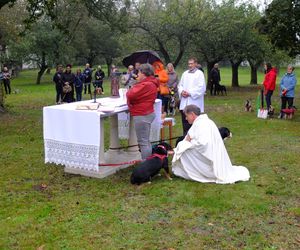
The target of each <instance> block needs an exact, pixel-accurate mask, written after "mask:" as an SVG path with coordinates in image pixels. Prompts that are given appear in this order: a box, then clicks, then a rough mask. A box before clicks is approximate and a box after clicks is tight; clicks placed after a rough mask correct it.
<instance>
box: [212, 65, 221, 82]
mask: <svg viewBox="0 0 300 250" xmlns="http://www.w3.org/2000/svg"><path fill="white" fill-rule="evenodd" d="M210 81H211V83H212V84H220V81H221V76H220V70H219V69H217V68H212V70H211V71H210Z"/></svg>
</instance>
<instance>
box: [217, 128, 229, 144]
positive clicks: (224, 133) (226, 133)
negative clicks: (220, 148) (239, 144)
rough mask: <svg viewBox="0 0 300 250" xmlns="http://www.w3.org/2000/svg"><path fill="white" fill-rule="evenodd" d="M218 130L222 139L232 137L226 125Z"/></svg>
mask: <svg viewBox="0 0 300 250" xmlns="http://www.w3.org/2000/svg"><path fill="white" fill-rule="evenodd" d="M219 132H220V135H221V137H222V139H223V141H225V140H227V139H229V138H231V137H232V133H231V132H230V130H229V129H228V128H226V127H221V128H219Z"/></svg>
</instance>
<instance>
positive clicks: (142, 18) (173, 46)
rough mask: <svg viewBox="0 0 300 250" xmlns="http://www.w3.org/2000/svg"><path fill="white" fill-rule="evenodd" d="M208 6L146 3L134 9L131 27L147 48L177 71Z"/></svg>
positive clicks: (197, 0) (161, 0)
mask: <svg viewBox="0 0 300 250" xmlns="http://www.w3.org/2000/svg"><path fill="white" fill-rule="evenodd" d="M205 7H206V3H205V2H204V1H202V0H186V1H183V0H156V1H152V0H143V1H138V2H137V3H135V5H134V6H133V10H132V12H133V13H132V15H131V16H130V18H131V19H130V24H129V27H131V28H132V29H134V30H135V31H136V35H135V39H138V40H139V41H140V43H141V44H143V45H144V46H145V47H148V48H151V49H153V50H157V51H159V52H160V54H161V55H162V56H163V57H164V59H165V62H166V63H169V62H171V61H172V62H173V63H174V66H175V67H176V66H177V64H178V63H179V62H180V60H181V58H182V56H183V54H184V52H185V51H186V48H187V46H188V44H189V43H190V41H191V40H192V39H191V38H192V35H193V33H194V32H195V31H197V30H198V29H199V25H200V24H201V20H202V18H203V13H204V10H205Z"/></svg>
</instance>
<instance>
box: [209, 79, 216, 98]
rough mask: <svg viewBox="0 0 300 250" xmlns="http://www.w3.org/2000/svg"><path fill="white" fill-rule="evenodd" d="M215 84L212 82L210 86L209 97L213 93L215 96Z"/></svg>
mask: <svg viewBox="0 0 300 250" xmlns="http://www.w3.org/2000/svg"><path fill="white" fill-rule="evenodd" d="M216 85H217V83H215V82H212V83H211V85H210V95H213V92H214V95H216V92H217V88H216V87H217V86H216Z"/></svg>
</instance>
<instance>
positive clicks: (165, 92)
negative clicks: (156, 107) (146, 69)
mask: <svg viewBox="0 0 300 250" xmlns="http://www.w3.org/2000/svg"><path fill="white" fill-rule="evenodd" d="M152 65H153V68H154V74H155V76H156V77H157V78H158V80H159V87H158V95H157V98H158V99H161V102H162V113H164V112H167V109H168V102H169V93H170V90H169V87H168V84H167V83H168V81H169V76H168V73H167V71H166V70H165V68H164V65H163V64H162V62H161V61H156V62H154V63H153V64H152Z"/></svg>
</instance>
